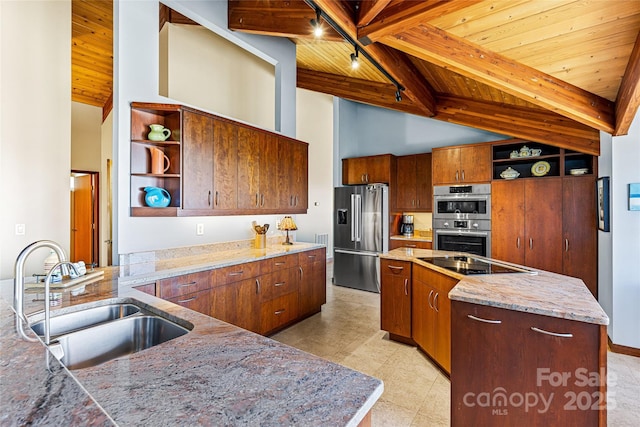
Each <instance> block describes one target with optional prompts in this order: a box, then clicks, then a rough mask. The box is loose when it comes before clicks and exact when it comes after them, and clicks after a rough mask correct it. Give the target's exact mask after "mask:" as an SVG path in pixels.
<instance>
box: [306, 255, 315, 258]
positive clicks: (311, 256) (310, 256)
mask: <svg viewBox="0 0 640 427" xmlns="http://www.w3.org/2000/svg"><path fill="white" fill-rule="evenodd" d="M315 257H316V256H315V255H307V258H315Z"/></svg>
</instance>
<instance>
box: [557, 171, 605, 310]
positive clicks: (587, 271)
mask: <svg viewBox="0 0 640 427" xmlns="http://www.w3.org/2000/svg"><path fill="white" fill-rule="evenodd" d="M595 188H596V182H595V177H593V176H585V177H569V178H564V179H563V181H562V192H563V197H562V205H563V209H562V218H563V221H562V222H563V225H562V229H563V239H564V241H563V244H564V247H563V250H564V252H563V260H562V271H563V274H566V275H567V276H573V277H578V278H580V279H582V281H583V282H584V283H585V284H586V285H587V287H588V288H589V290H590V291H591V293H592V294H593V295H594V296H595V297H596V298H597V297H598V231H597V223H596V190H595Z"/></svg>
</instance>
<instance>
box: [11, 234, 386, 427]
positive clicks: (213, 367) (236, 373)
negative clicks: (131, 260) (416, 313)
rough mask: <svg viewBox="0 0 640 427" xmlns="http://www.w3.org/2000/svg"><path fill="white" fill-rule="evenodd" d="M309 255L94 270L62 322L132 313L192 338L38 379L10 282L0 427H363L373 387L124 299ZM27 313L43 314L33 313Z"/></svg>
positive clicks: (193, 258)
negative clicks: (218, 271)
mask: <svg viewBox="0 0 640 427" xmlns="http://www.w3.org/2000/svg"><path fill="white" fill-rule="evenodd" d="M315 247H319V245H305V244H301V243H296V244H295V245H293V246H292V247H283V246H282V245H277V246H276V245H274V246H269V247H267V249H266V250H264V249H263V250H255V249H251V248H247V247H244V248H243V247H238V248H236V249H233V250H228V251H218V252H215V253H200V254H192V253H183V254H181V255H182V256H180V257H174V258H171V259H168V258H167V259H154V257H153V256H149V257H147V258H148V259H146V260H142V261H143V262H139V263H138V264H129V265H127V266H122V267H111V268H106V269H104V272H105V275H104V278H103V279H102V280H99V281H97V282H94V283H90V284H87V285H85V286H84V290H83V292H82V293H80V294H79V295H72V294H70V293H68V292H64V295H63V296H62V298H61V300H60V303H61V305H60V307H59V309H60V310H61V311H69V310H73V306H74V305H78V304H84V303H87V304H90V305H95V304H98V301H104V300H112V301H130V300H131V299H134V300H135V301H137V302H138V303H139V304H142V305H144V306H148V307H149V308H151V309H153V310H159V311H161V312H163V313H165V314H166V315H168V316H170V317H172V318H174V319H176V320H179V322H181V323H182V324H184V325H189V326H193V327H192V329H191V330H190V332H189V333H187V334H186V335H184V336H182V337H179V338H175V339H173V340H171V341H168V342H165V343H163V344H161V345H158V346H156V347H152V348H150V349H147V350H144V351H141V352H138V353H134V354H132V355H130V356H127V357H122V358H119V359H115V360H112V361H109V362H106V363H104V364H101V365H97V366H94V367H91V368H85V369H80V370H74V371H67V370H66V369H65V368H63V367H61V366H60V365H59V364H58V363H57V361H56V360H55V359H53V360H52V362H51V365H52V369H51V372H49V371H47V370H46V367H45V354H46V350H45V348H44V347H43V345H42V344H41V343H39V342H35V343H29V342H25V341H22V340H20V339H19V338H18V336H17V334H16V333H15V329H14V325H13V323H14V316H13V314H14V313H13V310H12V308H11V305H10V303H9V301H11V293H10V292H9V289H10V288H12V281H4V282H2V283H1V284H0V286H1V288H0V289H1V290H2V298H3V299H4V301H1V300H0V321H1V323H0V327H1V331H2V333H1V335H0V340H1V341H0V361H1V365H2V368H0V378H1V383H2V387H3V393H2V397H0V404H1V406H0V407H1V408H2V424H3V425H23V424H27V423H34V424H57V425H89V424H94V425H113V424H116V425H171V426H174V425H283V424H284V425H349V426H356V425H368V423H370V415H369V411H370V409H371V408H372V406H373V404H374V403H375V402H376V400H377V399H378V398H379V397H380V395H381V394H382V390H383V385H382V382H381V381H380V380H378V379H375V378H372V377H369V376H367V375H364V374H361V373H359V372H357V371H354V370H351V369H348V368H346V367H343V366H341V365H338V364H335V363H331V362H328V361H326V360H324V359H321V358H319V357H316V356H313V355H310V354H308V353H305V352H302V351H300V350H297V349H294V348H292V347H289V346H286V345H283V344H280V343H278V342H276V341H274V340H271V339H269V338H267V337H263V336H260V335H257V334H254V333H251V332H248V331H246V330H244V329H241V328H238V327H236V326H233V325H230V324H228V323H225V322H222V321H220V320H217V319H215V318H212V317H209V316H205V315H203V314H200V313H197V312H195V311H192V310H189V309H186V308H184V307H181V306H179V305H176V304H173V303H171V302H169V301H165V300H162V299H160V298H157V297H154V296H152V295H148V294H146V293H143V292H140V291H138V290H136V289H135V288H133V286H134V285H136V284H139V283H148V282H149V281H151V280H157V279H162V278H167V277H174V276H176V275H181V274H188V273H190V272H193V271H203V270H207V269H212V268H219V267H223V266H229V265H234V263H235V264H239V263H244V262H248V261H257V260H262V259H268V258H270V257H277V256H280V255H282V254H283V253H295V252H297V251H302V250H308V249H310V248H311V249H313V248H315ZM28 301H29V304H28V306H27V310H31V311H33V309H34V308H37V307H40V305H41V304H42V302H36V303H33V302H31V298H29V299H28Z"/></svg>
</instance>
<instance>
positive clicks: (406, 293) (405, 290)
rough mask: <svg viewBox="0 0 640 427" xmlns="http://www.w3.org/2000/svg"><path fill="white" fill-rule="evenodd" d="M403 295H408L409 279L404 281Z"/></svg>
mask: <svg viewBox="0 0 640 427" xmlns="http://www.w3.org/2000/svg"><path fill="white" fill-rule="evenodd" d="M404 294H405V295H409V279H404Z"/></svg>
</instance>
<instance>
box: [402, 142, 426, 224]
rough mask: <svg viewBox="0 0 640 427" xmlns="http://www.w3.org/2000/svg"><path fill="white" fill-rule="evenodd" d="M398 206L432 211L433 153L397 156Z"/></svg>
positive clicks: (404, 208) (413, 209)
mask: <svg viewBox="0 0 640 427" xmlns="http://www.w3.org/2000/svg"><path fill="white" fill-rule="evenodd" d="M396 177H397V179H396V186H397V190H396V191H395V193H396V208H397V209H400V210H404V211H411V212H431V210H432V205H433V186H432V185H431V153H424V154H413V155H409V156H400V157H397V168H396Z"/></svg>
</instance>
